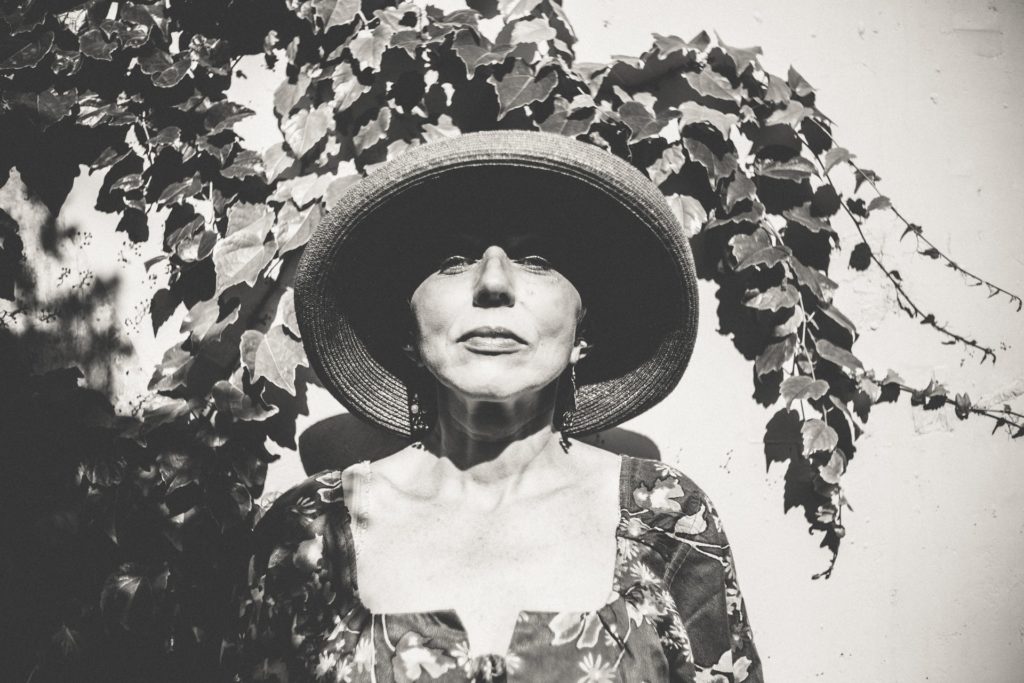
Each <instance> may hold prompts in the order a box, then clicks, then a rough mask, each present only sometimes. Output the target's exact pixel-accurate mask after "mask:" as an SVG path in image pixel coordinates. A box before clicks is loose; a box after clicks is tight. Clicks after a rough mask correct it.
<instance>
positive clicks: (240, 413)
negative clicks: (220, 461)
mask: <svg viewBox="0 0 1024 683" xmlns="http://www.w3.org/2000/svg"><path fill="white" fill-rule="evenodd" d="M248 331H251V330H247V332H248ZM244 370H245V367H244V366H242V365H239V366H238V368H237V369H236V370H235V371H234V373H232V375H231V377H230V379H222V380H220V381H219V382H217V383H216V384H214V385H213V389H212V390H211V392H210V393H211V395H212V396H213V400H214V403H215V404H216V405H217V410H219V411H221V412H225V413H229V414H231V415H233V416H234V417H236V418H237V419H239V420H244V421H246V422H253V421H260V420H266V419H267V418H269V417H272V416H274V415H276V414H277V413H278V411H279V410H280V408H278V407H277V406H276V405H273V404H268V405H267V406H266V407H264V405H263V403H262V401H260V400H258V399H259V398H260V397H259V396H257V399H253V398H251V397H250V396H249V395H248V394H246V393H245V391H244V389H243V379H242V373H243V372H244ZM262 393H263V392H262V391H260V395H262Z"/></svg>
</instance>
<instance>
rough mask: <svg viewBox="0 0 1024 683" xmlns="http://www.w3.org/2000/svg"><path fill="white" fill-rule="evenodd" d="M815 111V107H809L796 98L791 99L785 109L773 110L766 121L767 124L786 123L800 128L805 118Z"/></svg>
mask: <svg viewBox="0 0 1024 683" xmlns="http://www.w3.org/2000/svg"><path fill="white" fill-rule="evenodd" d="M813 113H814V110H813V109H808V108H807V107H805V106H804V105H802V104H800V103H799V102H797V101H796V100H790V101H789V103H788V104H787V105H786V108H785V109H779V110H777V111H775V112H772V115H771V116H769V117H768V119H767V121H765V125H768V126H773V125H777V124H784V125H787V126H791V127H793V128H794V129H797V130H799V129H800V124H801V123H803V120H804V119H805V118H807V117H808V116H810V115H812V114H813Z"/></svg>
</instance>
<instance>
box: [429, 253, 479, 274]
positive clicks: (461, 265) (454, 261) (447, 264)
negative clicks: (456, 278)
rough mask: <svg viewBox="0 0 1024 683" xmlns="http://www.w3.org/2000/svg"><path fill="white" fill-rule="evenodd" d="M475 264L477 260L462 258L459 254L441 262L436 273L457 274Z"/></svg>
mask: <svg viewBox="0 0 1024 683" xmlns="http://www.w3.org/2000/svg"><path fill="white" fill-rule="evenodd" d="M476 262H477V259H474V258H470V257H468V256H462V255H461V254H453V255H452V256H449V257H447V258H446V259H444V260H443V261H441V264H440V265H439V266H438V267H437V271H438V272H439V273H458V272H461V271H463V270H465V269H466V268H469V267H470V266H472V265H473V264H474V263H476Z"/></svg>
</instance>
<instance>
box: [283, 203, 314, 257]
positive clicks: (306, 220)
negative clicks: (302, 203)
mask: <svg viewBox="0 0 1024 683" xmlns="http://www.w3.org/2000/svg"><path fill="white" fill-rule="evenodd" d="M322 218H323V212H322V211H321V209H320V204H319V203H314V204H313V205H312V206H310V207H309V208H308V209H306V210H305V211H302V212H300V211H299V210H298V209H297V208H295V204H293V203H292V202H286V203H285V205H284V206H282V207H281V210H280V211H279V212H278V214H277V225H276V226H275V228H274V234H275V236H276V237H277V243H278V244H279V245H280V247H279V249H278V251H279V253H281V254H285V253H287V252H289V251H291V250H292V249H298V248H299V247H301V246H303V245H305V244H306V242H308V241H309V238H310V237H311V236H312V234H313V230H314V229H315V228H316V226H317V225H319V224H320V221H321V219H322Z"/></svg>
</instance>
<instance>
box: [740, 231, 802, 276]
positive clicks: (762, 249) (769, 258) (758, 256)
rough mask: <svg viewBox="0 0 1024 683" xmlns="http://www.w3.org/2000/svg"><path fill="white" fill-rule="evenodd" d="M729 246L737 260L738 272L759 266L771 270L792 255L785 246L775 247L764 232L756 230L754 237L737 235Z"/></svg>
mask: <svg viewBox="0 0 1024 683" xmlns="http://www.w3.org/2000/svg"><path fill="white" fill-rule="evenodd" d="M729 246H730V247H732V254H733V256H734V257H735V259H736V270H743V269H745V268H750V267H753V266H758V265H765V266H768V267H769V268H770V267H772V266H774V265H775V264H777V263H780V262H781V261H784V260H786V258H787V257H788V256H789V255H790V253H791V252H790V250H789V247H787V246H785V245H779V246H775V245H773V244H772V243H771V239H770V238H769V237H768V233H766V232H765V231H764V230H756V231H755V232H754V234H752V235H736V236H734V237H733V238H732V239H730V240H729Z"/></svg>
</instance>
